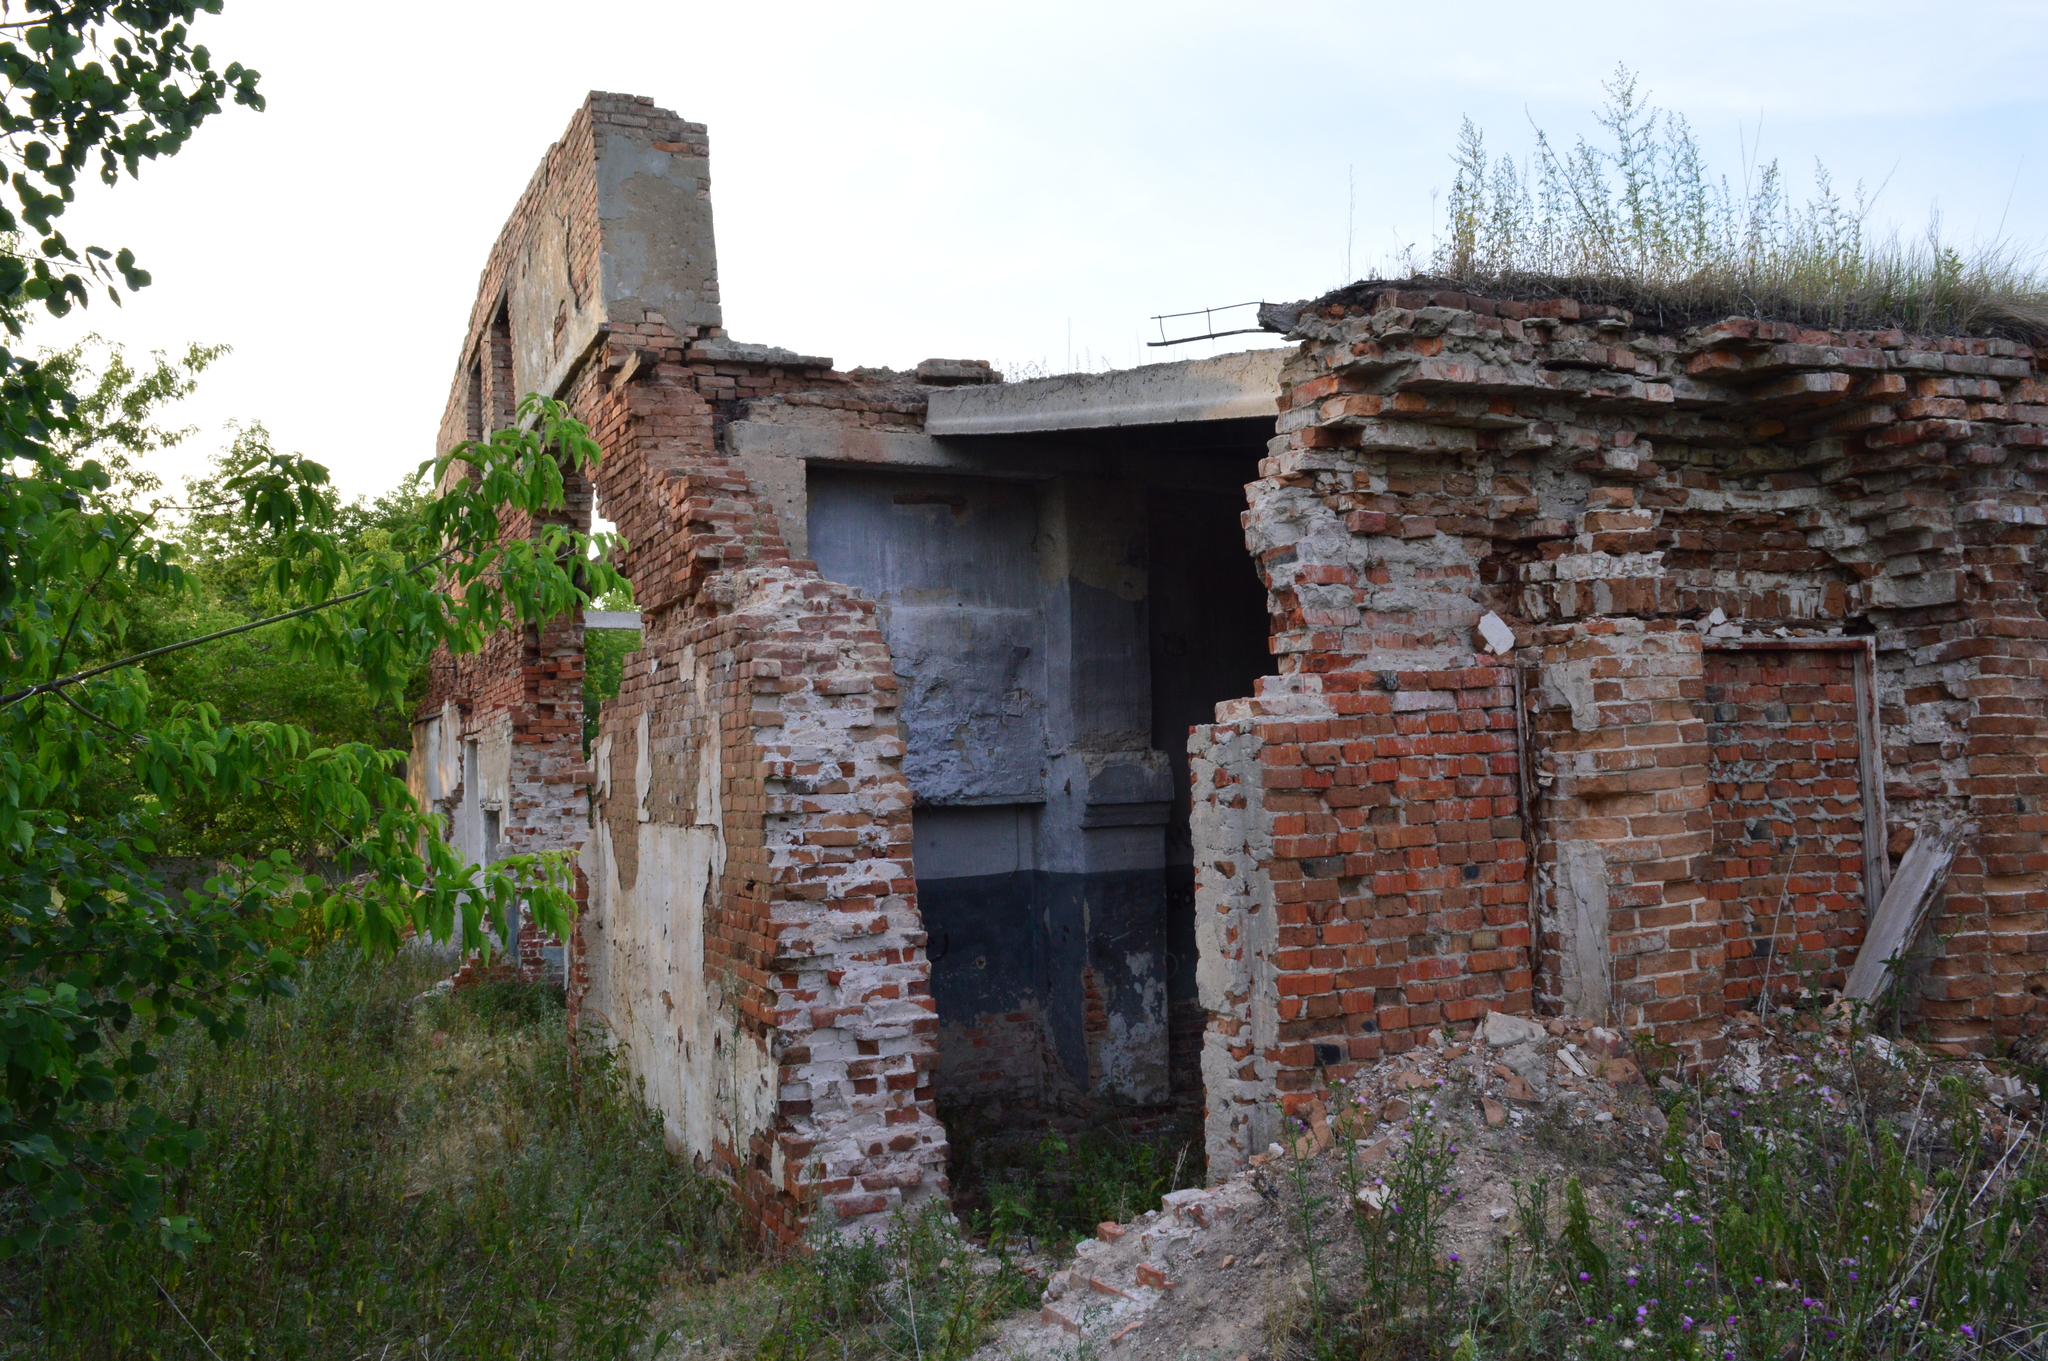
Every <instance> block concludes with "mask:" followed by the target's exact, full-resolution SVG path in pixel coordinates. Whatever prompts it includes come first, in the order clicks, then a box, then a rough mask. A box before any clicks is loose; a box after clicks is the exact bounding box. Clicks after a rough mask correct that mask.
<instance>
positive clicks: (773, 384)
mask: <svg viewBox="0 0 2048 1361" xmlns="http://www.w3.org/2000/svg"><path fill="white" fill-rule="evenodd" d="M707 156H708V146H707V144H706V139H705V136H704V129H703V128H702V126H701V125H696V124H688V123H684V122H683V121H682V120H680V119H678V118H676V116H675V115H673V114H671V113H668V112H667V111H665V110H661V109H657V108H654V107H653V106H652V105H651V104H650V103H649V102H648V101H646V100H641V99H633V98H629V97H623V96H606V95H593V96H592V97H591V99H590V100H589V101H588V102H587V103H586V104H585V106H584V107H583V109H582V110H580V111H579V112H578V113H577V115H576V117H575V118H574V119H573V120H572V122H571V124H570V126H569V129H568V131H567V133H565V135H564V137H563V139H562V140H561V141H560V142H558V143H557V144H556V145H555V146H554V147H553V148H551V149H550V151H549V153H548V155H547V157H546V159H545V160H544V161H543V163H542V165H541V168H540V170H539V171H538V172H537V173H536V175H535V177H534V180H533V182H532V184H531V185H530V186H529V188H528V190H527V192H526V194H525V196H524V197H522V199H521V201H520V203H519V205H518V207H517V208H516V209H515V210H514V213H513V215H512V217H511V218H510V220H509V221H508V222H507V224H506V227H505V229H504V231H503V233H502V234H501V236H500V239H499V241H498V243H497V244H496V246H495V247H494V248H493V251H492V253H491V257H490V260H489V263H488V264H487V265H486V268H485V271H484V276H483V279H482V281H481V284H480V286H479V292H478V301H477V305H476V308H475V310H474V311H473V313H472V318H471V326H470V334H469V337H468V339H467V340H466V342H465V346H464V350H463V359H462V363H461V365H460V366H459V368H458V376H457V381H456V383H455V385H454V388H453V390H452V391H451V394H450V398H449V405H448V414H447V416H446V418H445V419H444V422H443V428H442V434H441V440H442V447H443V448H444V449H445V448H447V447H449V446H451V445H452V444H453V443H455V442H456V441H458V440H460V439H463V438H473V437H477V436H479V435H481V434H482V433H484V432H485V431H486V430H487V429H488V428H490V426H491V423H492V422H494V421H495V422H496V423H499V424H502V423H504V422H506V421H509V420H510V419H511V416H510V410H511V403H510V398H509V394H510V393H512V392H518V393H525V392H535V391H537V392H540V393H542V394H543V395H547V396H553V397H556V398H559V399H560V400H562V401H564V402H565V403H567V405H568V407H569V409H570V411H571V413H572V414H574V415H575V416H576V417H577V418H578V419H579V420H581V421H583V422H584V423H585V424H586V425H587V426H588V427H589V428H590V429H591V431H592V432H593V434H594V435H595V437H596V439H597V441H598V443H599V445H600V447H601V448H602V449H603V451H604V458H603V460H602V462H601V464H600V465H599V466H598V468H597V469H596V471H595V477H594V481H595V495H596V501H597V506H598V508H599V510H600V511H601V513H602V514H604V515H605V516H607V517H608V518H610V519H611V520H613V521H614V522H615V523H616V524H617V526H618V528H619V531H620V532H621V534H622V535H623V536H624V537H625V539H626V541H627V547H626V550H625V551H624V552H623V553H622V555H621V557H620V559H619V562H618V566H619V567H620V570H621V571H622V572H623V573H624V574H625V575H626V576H627V578H628V579H629V580H630V581H631V582H632V583H633V587H634V592H635V596H636V599H637V601H638V603H639V606H640V609H641V612H642V637H643V645H642V648H641V650H640V651H639V652H637V653H635V654H633V656H632V657H631V658H630V659H629V661H628V664H627V667H626V670H625V675H624V680H623V683H622V686H621V689H620V693H619V696H618V698H617V700H616V701H614V702H611V703H608V704H607V705H606V707H605V711H604V714H603V718H602V725H601V729H600V734H599V737H598V740H597V744H596V747H595V748H594V750H593V753H592V756H593V758H594V759H593V761H592V763H591V766H590V767H586V766H585V765H584V763H583V761H582V760H581V752H580V742H579V744H578V747H577V748H575V749H574V750H575V759H574V760H573V762H568V763H567V764H573V766H574V767H575V769H574V771H573V772H572V774H571V778H573V779H574V780H577V781H579V782H593V783H594V785H595V788H594V790H593V794H592V797H591V799H590V800H589V803H588V809H589V811H588V813H587V814H586V813H585V811H584V808H583V807H581V806H579V804H580V802H581V801H571V800H559V801H558V802H557V811H558V812H560V813H561V814H563V816H564V818H565V819H566V818H567V816H568V815H570V814H571V813H573V814H574V816H575V820H576V821H577V822H578V823H580V824H582V825H580V826H577V827H576V828H574V829H573V831H571V830H570V829H569V828H567V827H566V826H564V827H563V828H561V829H558V834H559V840H558V841H557V842H556V843H555V844H566V845H578V844H580V845H582V846H583V873H584V876H585V881H586V883H587V892H588V909H587V911H586V912H585V913H584V914H583V916H582V918H581V920H580V922H579V926H578V931H577V936H576V939H575V940H574V941H572V942H571V954H572V959H571V964H570V970H569V975H570V977H569V995H570V1005H571V1008H572V1019H573V1020H574V1021H575V1022H576V1023H577V1024H578V1025H579V1026H580V1027H582V1028H585V1029H586V1031H590V1032H595V1033H601V1034H608V1035H609V1037H610V1038H611V1039H612V1040H614V1041H616V1042H622V1043H623V1044H624V1046H625V1053H626V1056H627V1060H628V1063H629V1065H630V1066H631V1068H632V1069H633V1071H634V1072H635V1074H636V1076H638V1077H639V1078H641V1079H642V1080H643V1081H645V1083H646V1085H647V1090H648V1094H649V1098H650V1100H651V1101H652V1102H653V1103H654V1104H655V1106H656V1107H657V1108H658V1109H660V1110H661V1111H662V1113H663V1115H664V1118H665V1121H666V1124H667V1128H668V1132H669V1137H670V1142H671V1144H672V1146H674V1147H675V1148H676V1149H677V1150H678V1151H679V1152H683V1153H686V1154H688V1155H691V1156H694V1157H696V1158H698V1159H700V1160H702V1161H703V1162H705V1163H708V1164H710V1165H713V1166H717V1167H719V1168H721V1169H723V1170H724V1171H725V1172H726V1173H727V1174H728V1175H730V1176H731V1177H732V1179H733V1180H734V1182H735V1183H736V1185H737V1186H738V1187H739V1189H740V1192H741V1196H742V1200H743V1203H744V1204H745V1205H746V1207H747V1209H748V1211H749V1212H750V1214H751V1215H752V1216H753V1217H754V1219H755V1220H756V1221H757V1222H758V1223H759V1224H760V1225H761V1227H762V1229H763V1231H764V1233H765V1234H766V1235H767V1236H768V1237H769V1238H770V1239H771V1240H774V1241H779V1242H783V1243H788V1242H793V1241H795V1240H796V1238H797V1237H798V1236H799V1235H800V1233H801V1232H802V1228H803V1225H804V1224H805V1223H806V1222H807V1221H808V1220H809V1218H810V1217H811V1216H812V1215H813V1214H814V1213H815V1212H816V1211H817V1210H818V1209H820V1208H823V1209H824V1210H826V1211H827V1212H828V1213H830V1214H831V1215H832V1216H833V1218H834V1221H835V1222H838V1223H843V1224H848V1225H853V1226H859V1225H862V1224H866V1223H871V1222H875V1217H877V1216H880V1215H882V1214H884V1213H885V1212H887V1211H889V1210H891V1209H893V1208H894V1207H896V1206H898V1205H901V1204H905V1203H915V1202H918V1201H920V1200H922V1199H924V1198H927V1197H930V1196H934V1195H936V1196H940V1197H943V1196H944V1195H945V1193H946V1182H945V1173H944V1168H945V1157H946V1142H945V1132H944V1129H943V1127H941V1126H940V1124H939V1123H938V1121H937V1119H936V1116H935V1115H934V1113H933V1093H932V1086H931V1074H932V1071H933V1069H934V1068H935V1067H936V1063H937V1059H936V1049H935V1046H934V1043H933V1036H934V1032H935V1031H936V1029H937V1022H936V1020H935V1019H934V1017H933V1015H932V1003H931V998H930V990H929V968H928V965H927V963H926V960H925V957H924V949H923V947H924V935H923V929H922V925H921V922H920V919H919V916H918V911H917V903H916V895H915V885H914V881H913V878H912V873H911V867H910V822H909V808H910V796H909V791H908V787H907V785H906V784H905V782H904V779H903V775H902V770H901V760H902V755H903V751H902V742H901V739H900V737H899V736H898V733H897V729H896V724H895V718H894V713H893V710H894V706H895V694H894V691H895V677H894V675H893V674H892V671H891V668H890V663H889V655H888V649H887V646H886V644H885V643H884V642H883V640H882V637H881V634H880V633H879V632H878V631H877V630H876V629H875V626H874V620H873V605H872V603H871V602H868V601H866V600H864V599H863V598H862V597H861V596H860V595H859V594H858V593H857V592H854V591H852V590H851V589H849V588H847V587H844V586H839V585H835V584H833V583H830V582H827V581H824V580H823V579H821V578H820V577H819V576H818V574H817V572H816V570H815V568H814V567H813V565H812V564H810V563H807V562H800V561H792V560H791V558H790V555H789V553H788V551H787V548H786V546H785V545H784V543H783V540H782V535H781V531H780V528H779V526H778V524H777V521H776V517H775V514H774V512H773V510H772V508H771V507H770V506H769V504H768V503H767V501H766V500H765V499H764V498H763V497H762V496H761V494H760V492H759V490H758V489H757V488H755V487H754V486H752V485H751V484H750V483H749V482H748V480H747V479H746V478H745V477H744V476H741V475H739V474H738V473H737V472H735V470H734V468H733V465H732V464H731V462H730V460H729V459H728V458H727V456H726V451H725V450H724V449H723V447H722V444H721V435H722V432H723V429H724V427H725V424H726V423H727V422H728V421H729V420H730V418H731V417H732V415H733V414H734V412H735V411H736V409H738V407H739V405H740V404H741V403H743V402H745V401H748V400H752V399H756V398H761V397H765V396H768V395H771V394H776V393H815V392H816V391H818V390H819V389H824V390H826V391H828V392H829V393H831V394H833V396H832V400H834V401H836V402H837V403H838V404H839V405H840V406H842V407H844V408H847V409H849V410H851V409H855V408H858V407H860V406H861V405H862V402H863V400H864V399H863V397H862V395H861V394H860V393H859V392H858V391H857V390H856V387H855V385H854V384H852V383H851V382H850V381H849V380H847V379H846V378H845V377H843V376H842V375H838V374H835V373H832V372H830V361H827V360H822V359H814V358H805V357H803V356H798V355H793V354H790V353H788V352H786V351H780V350H773V349H770V348H768V347H765V346H753V345H741V344H737V343H735V342H733V341H731V340H729V339H728V338H727V337H726V336H725V334H724V331H723V330H722V329H721V327H720V325H719V311H718V306H717V293H716V272H715V263H714V260H713V248H712V239H711V231H710V208H709V194H708V175H707V170H706V165H707V162H706V157H707ZM848 394H851V395H850V396H849V395H848ZM872 400H873V402H874V403H877V404H881V405H887V403H888V401H889V400H890V399H889V397H888V396H887V394H882V395H878V396H875V397H874V398H873V399H872ZM857 414H858V413H857V412H856V418H857ZM590 509H591V506H590V502H589V501H588V500H587V499H586V500H585V501H583V503H582V504H581V505H580V507H572V513H576V514H580V515H582V516H584V517H587V516H588V515H589V513H590ZM522 528H523V527H520V526H514V527H512V529H511V532H515V533H517V532H521V530H522ZM550 627H556V626H550ZM561 627H563V628H568V629H576V628H577V627H578V626H576V625H574V624H573V623H572V624H565V625H562V626H561ZM507 636H510V635H509V633H508V634H507V635H501V636H500V639H498V640H494V642H493V644H492V648H491V650H489V651H487V652H486V653H484V654H482V656H481V657H480V658H478V659H475V660H474V661H472V662H470V663H468V664H466V665H467V669H466V670H464V671H461V672H459V673H458V672H456V671H453V670H451V671H450V672H449V676H450V679H449V682H448V684H447V686H446V687H445V694H443V693H442V692H439V691H437V694H436V696H435V697H434V699H433V701H431V703H433V704H439V703H444V702H446V701H447V700H448V699H451V698H452V697H454V696H457V695H460V696H462V697H463V700H464V701H465V702H467V703H468V704H470V706H471V707H472V709H478V710H487V709H489V707H490V704H491V700H490V698H489V697H490V695H492V694H494V693H495V692H494V691H493V690H492V689H491V687H493V686H498V685H502V684H503V683H504V681H503V676H504V671H505V667H506V664H507V662H506V655H505V652H504V649H505V648H506V647H507V646H509V645H508V644H506V643H505V642H504V639H505V638H506V637H507ZM579 641H580V640H579ZM577 651H578V657H577V661H578V663H579V665H578V666H577V667H576V671H575V675H574V678H573V679H575V680H577V681H580V648H578V649H577ZM561 675H562V679H563V682H564V683H567V681H568V679H569V673H568V672H567V671H564V672H562V673H561ZM465 685H466V687H467V688H465ZM573 718H574V719H575V722H574V723H573V724H572V725H571V728H573V729H575V730H577V731H578V732H579V735H580V726H581V722H580V720H581V710H580V705H579V707H578V708H577V709H576V711H575V713H574V715H573ZM548 731H549V732H550V734H551V735H552V737H551V740H553V741H554V746H553V747H551V748H550V751H551V753H553V755H552V756H551V758H550V759H554V757H557V756H562V755H563V754H564V753H566V752H567V751H569V750H572V749H571V748H569V747H568V746H567V742H568V740H569V738H568V736H567V734H568V732H569V731H570V729H569V728H565V729H563V730H562V731H561V732H560V733H555V732H554V730H553V729H549V730H548ZM558 749H559V750H558ZM586 819H587V820H586Z"/></svg>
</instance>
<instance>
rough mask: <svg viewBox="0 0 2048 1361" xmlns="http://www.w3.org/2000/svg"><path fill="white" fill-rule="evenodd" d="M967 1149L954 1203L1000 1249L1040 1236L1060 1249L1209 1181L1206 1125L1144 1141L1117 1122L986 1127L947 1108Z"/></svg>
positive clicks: (958, 1166) (957, 1166) (957, 1169)
mask: <svg viewBox="0 0 2048 1361" xmlns="http://www.w3.org/2000/svg"><path fill="white" fill-rule="evenodd" d="M946 1127H947V1130H948V1131H949V1133H950V1134H951V1135H952V1138H953V1143H954V1147H955V1149H956V1150H957V1153H956V1157H955V1160H954V1170H953V1201H954V1207H955V1208H956V1209H957V1210H958V1211H959V1212H960V1214H961V1216H962V1217H963V1218H964V1219H966V1220H967V1221H968V1222H969V1223H970V1224H971V1225H972V1226H973V1228H974V1231H975V1232H976V1233H977V1234H978V1235H979V1236H981V1237H982V1238H984V1239H985V1240H986V1241H987V1242H988V1243H989V1245H990V1246H991V1247H993V1248H996V1249H998V1250H1000V1249H1002V1248H1005V1247H1006V1246H1008V1245H1011V1244H1017V1243H1022V1242H1025V1241H1027V1240H1028V1241H1030V1242H1033V1243H1036V1244H1039V1245H1042V1246H1044V1247H1046V1248H1049V1249H1052V1250H1055V1251H1057V1250H1059V1249H1061V1248H1064V1247H1068V1246H1071V1244H1072V1240H1074V1239H1075V1238H1077V1237H1080V1238H1087V1237H1092V1236H1093V1235H1094V1233H1095V1226H1096V1225H1098V1224H1100V1223H1102V1222H1104V1221H1105V1220H1111V1221H1115V1222H1117V1223H1123V1222H1125V1221H1127V1220H1130V1219H1134V1218H1136V1217H1137V1216H1138V1215H1141V1214H1143V1213H1144V1212H1145V1211H1147V1210H1156V1209H1158V1208H1159V1198H1160V1197H1161V1196H1163V1195H1165V1194H1166V1193H1167V1192H1168V1191H1173V1190H1178V1189H1180V1188H1181V1187H1185V1186H1200V1185H1201V1184H1202V1178H1203V1172H1204V1169H1205V1167H1206V1163H1205V1160H1204V1157H1203V1151H1202V1143H1201V1131H1200V1129H1199V1128H1198V1127H1180V1128H1174V1129H1170V1130H1168V1131H1166V1132H1164V1133H1162V1134H1158V1135H1155V1136H1152V1137H1146V1138H1138V1137H1133V1136H1131V1135H1129V1134H1126V1133H1124V1132H1123V1131H1122V1130H1120V1129H1118V1128H1116V1127H1115V1126H1113V1125H1102V1126H1098V1127H1093V1128H1085V1129H1080V1130H1076V1131H1072V1132H1060V1131H1052V1130H1046V1131H1018V1130H1006V1129H1001V1128H992V1127H986V1126H984V1125H982V1124H978V1123H977V1122H976V1121H974V1120H973V1119H972V1118H971V1117H970V1116H969V1115H968V1114H967V1113H966V1112H964V1111H957V1110H956V1111H948V1112H946Z"/></svg>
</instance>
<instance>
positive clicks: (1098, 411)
mask: <svg viewBox="0 0 2048 1361" xmlns="http://www.w3.org/2000/svg"><path fill="white" fill-rule="evenodd" d="M1292 353H1294V351H1293V350H1292V349H1289V348H1284V347H1283V348H1275V349H1269V350H1247V351H1244V352H1243V353H1240V354H1223V355H1217V356H1216V357H1215V358H1213V359H1185V360H1181V361H1179V362H1177V363H1172V364H1147V365H1145V366H1144V367H1142V368H1136V369H1120V370H1117V371H1116V372H1113V373H1066V374H1061V375H1059V376H1058V377H1055V378H1033V379H1030V380H1029V381H1026V382H1022V383H998V384H994V385H992V386H988V387H957V388H941V389H939V390H937V391H935V392H933V393H932V394H931V398H930V406H929V407H928V409H927V411H926V414H925V423H924V428H925V433H926V434H929V435H938V436H947V435H1024V434H1031V433H1034V432H1038V431H1046V430H1100V429H1106V428H1109V427H1114V426H1129V425H1179V424H1184V423H1187V422H1193V421H1227V420H1240V419H1243V418H1244V417H1247V416H1264V417H1267V418H1268V419H1271V418H1273V417H1274V416H1275V415H1277V414H1278V411H1279V400H1280V365H1281V363H1282V362H1283V361H1284V360H1285V359H1286V358H1287V356H1289V355H1291V354H1292Z"/></svg>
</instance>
